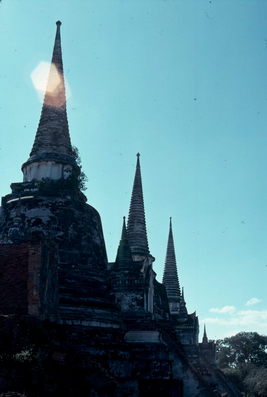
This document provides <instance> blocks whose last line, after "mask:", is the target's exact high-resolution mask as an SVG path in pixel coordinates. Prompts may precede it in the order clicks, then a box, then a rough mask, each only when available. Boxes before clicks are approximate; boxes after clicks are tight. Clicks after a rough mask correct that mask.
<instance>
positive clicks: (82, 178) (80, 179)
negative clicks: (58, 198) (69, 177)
mask: <svg viewBox="0 0 267 397" xmlns="http://www.w3.org/2000/svg"><path fill="white" fill-rule="evenodd" d="M72 153H73V155H74V158H75V160H76V163H77V166H78V170H77V173H76V175H74V177H75V178H76V179H77V183H78V188H79V189H80V190H82V191H85V190H86V189H87V188H86V182H87V181H88V179H87V176H86V175H85V173H84V172H83V171H82V165H81V157H80V154H79V150H78V148H77V147H76V146H72Z"/></svg>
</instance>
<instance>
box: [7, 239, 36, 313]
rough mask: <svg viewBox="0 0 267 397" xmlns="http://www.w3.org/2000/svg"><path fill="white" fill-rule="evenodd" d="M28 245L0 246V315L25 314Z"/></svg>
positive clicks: (26, 307) (26, 306)
mask: <svg viewBox="0 0 267 397" xmlns="http://www.w3.org/2000/svg"><path fill="white" fill-rule="evenodd" d="M28 255H29V250H28V245H27V244H20V245H0V313H2V314H11V313H16V314H27V311H28V291H27V279H28Z"/></svg>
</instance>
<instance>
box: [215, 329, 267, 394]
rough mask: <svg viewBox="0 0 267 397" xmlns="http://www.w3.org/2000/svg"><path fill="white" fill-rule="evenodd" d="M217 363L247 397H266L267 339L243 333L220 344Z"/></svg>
mask: <svg viewBox="0 0 267 397" xmlns="http://www.w3.org/2000/svg"><path fill="white" fill-rule="evenodd" d="M216 345H217V363H218V366H219V368H220V369H221V370H222V371H223V372H224V374H225V375H226V376H227V377H228V378H229V379H230V380H231V381H232V382H233V383H235V384H236V385H237V386H238V387H239V388H240V390H242V391H243V392H244V393H245V395H246V396H249V397H264V396H267V336H264V335H259V334H258V333H257V332H240V333H238V334H237V335H235V336H231V337H230V338H225V339H223V340H218V341H217V344H216Z"/></svg>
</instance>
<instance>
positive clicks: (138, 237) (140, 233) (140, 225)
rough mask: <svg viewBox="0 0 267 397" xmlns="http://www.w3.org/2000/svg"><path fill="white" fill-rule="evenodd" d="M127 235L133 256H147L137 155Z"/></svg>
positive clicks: (138, 158) (138, 157)
mask: <svg viewBox="0 0 267 397" xmlns="http://www.w3.org/2000/svg"><path fill="white" fill-rule="evenodd" d="M127 234H128V239H129V243H130V247H131V251H132V254H133V255H148V254H149V248H148V241H147V233H146V219H145V209H144V199H143V188H142V179H141V169H140V154H139V153H137V163H136V171H135V177H134V184H133V191H132V197H131V204H130V211H129V217H128V224H127Z"/></svg>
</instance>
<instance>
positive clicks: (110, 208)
mask: <svg viewBox="0 0 267 397" xmlns="http://www.w3.org/2000/svg"><path fill="white" fill-rule="evenodd" d="M266 17H267V2H266V1H260V0H242V1H239V0H235V1H231V0H229V1H226V0H220V1H219V0H207V1H202V0H195V1H191V0H187V1H182V0H135V1H132V0H116V1H115V0H105V1H104V0H87V1H85V0H84V1H82V0H77V1H76V2H72V1H59V0H53V1H52V0H43V1H41V0H25V1H21V0H9V1H8V0H2V2H1V3H0V22H1V23H0V48H1V60H2V62H1V69H0V87H1V90H0V164H1V170H2V178H1V185H0V194H1V196H2V195H5V194H7V193H9V191H10V188H9V185H10V183H11V182H19V181H21V180H22V173H21V171H20V167H21V164H22V163H23V162H24V161H25V160H26V159H27V158H28V155H29V152H30V149H31V146H32V143H33V139H34V135H35V132H36V128H37V124H38V120H39V116H40V110H41V102H40V96H39V95H38V93H37V92H36V90H35V88H34V86H33V84H32V80H31V74H32V72H33V71H34V70H35V68H36V67H37V66H38V64H39V63H40V62H49V61H50V59H51V52H52V48H53V40H54V35H55V28H56V26H55V22H56V20H58V19H60V20H61V21H62V27H61V32H62V47H63V60H64V69H65V76H66V79H67V81H68V84H69V87H70V96H69V100H68V118H69V126H70V132H71V138H72V143H73V144H74V145H75V146H77V147H78V149H79V151H80V155H81V158H82V164H83V169H84V172H85V173H86V175H87V176H88V183H87V187H88V189H87V191H86V195H87V197H88V202H89V203H90V204H91V205H93V206H94V207H95V208H96V209H97V210H98V211H99V212H100V215H101V218H102V223H103V228H104V234H105V239H106V246H107V251H108V256H109V260H110V261H113V260H114V258H115V255H116V250H117V245H118V242H119V238H120V232H121V225H122V217H123V216H124V215H127V214H128V209H129V203H130V195H131V189H132V183H133V177H134V171H135V162H136V153H137V152H140V153H141V167H142V177H143V189H144V197H145V208H146V218H147V229H148V237H149V245H150V251H151V253H152V255H154V256H155V257H156V262H155V265H154V268H155V271H156V272H157V274H158V279H159V280H161V277H162V272H163V266H164V259H165V252H166V245H167V235H168V222H169V217H170V216H172V219H173V231H174V239H175V245H176V256H177V264H178V269H179V277H180V283H181V285H183V286H184V287H185V298H186V301H187V306H188V309H189V311H190V312H192V311H195V310H196V311H197V314H198V315H199V319H200V322H201V329H203V328H202V327H203V322H205V323H206V325H207V331H208V336H209V337H210V338H219V337H224V336H227V335H230V334H233V333H235V332H238V331H241V330H244V331H258V332H260V333H264V334H267V302H266V276H267V244H266V243H267V241H266V240H267V226H266V225H267V222H266V221H267V216H266V213H267V187H266V169H267V156H266V150H267V148H266V144H267V134H266V132H267V131H266V130H267V128H266V127H267V111H266V110H267V77H266V76H267V73H266V71H267V25H266ZM252 298H253V299H252Z"/></svg>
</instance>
